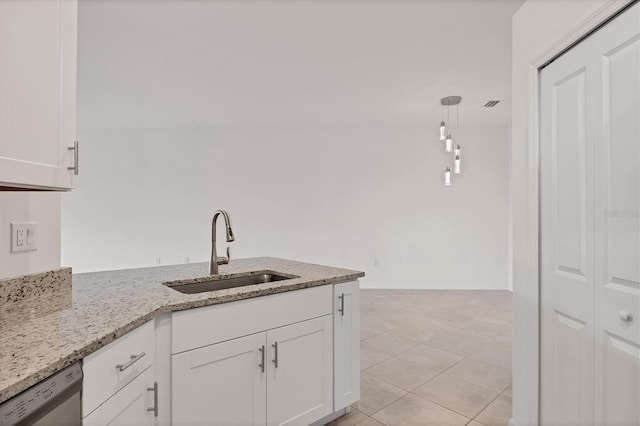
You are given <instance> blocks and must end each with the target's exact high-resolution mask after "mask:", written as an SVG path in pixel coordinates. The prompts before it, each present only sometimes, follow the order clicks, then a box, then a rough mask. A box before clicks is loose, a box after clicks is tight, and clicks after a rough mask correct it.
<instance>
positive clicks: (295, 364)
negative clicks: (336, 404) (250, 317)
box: [267, 315, 333, 426]
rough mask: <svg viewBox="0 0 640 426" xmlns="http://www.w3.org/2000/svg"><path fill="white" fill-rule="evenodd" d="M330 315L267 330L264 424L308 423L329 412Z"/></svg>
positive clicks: (330, 386)
mask: <svg viewBox="0 0 640 426" xmlns="http://www.w3.org/2000/svg"><path fill="white" fill-rule="evenodd" d="M332 331H333V316H332V315H326V316H323V317H320V318H315V319H312V320H308V321H303V322H300V323H297V324H293V325H289V326H286V327H282V328H277V329H274V330H271V331H268V332H267V346H268V348H269V357H268V364H269V369H268V373H269V374H268V382H267V389H268V397H267V424H269V425H278V426H281V425H300V426H302V425H309V424H311V423H313V422H315V421H316V420H320V419H321V418H323V417H324V416H327V415H329V414H331V413H332V412H333V333H332Z"/></svg>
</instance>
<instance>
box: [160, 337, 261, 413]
mask: <svg viewBox="0 0 640 426" xmlns="http://www.w3.org/2000/svg"><path fill="white" fill-rule="evenodd" d="M265 345H266V334H265V333H258V334H253V335H250V336H246V337H241V338H239V339H234V340H229V341H227V342H223V343H218V344H215V345H210V346H205V347H203V348H199V349H194V350H191V351H187V352H182V353H179V354H176V355H173V356H172V359H171V381H172V398H171V417H172V424H174V425H185V424H199V425H219V426H229V425H246V426H249V425H254V426H258V425H265V424H266V418H267V412H266V409H267V406H266V403H267V380H266V368H267V367H268V366H267V365H266V364H265V363H266V353H265V355H264V358H263V348H264V347H265ZM263 359H265V363H263ZM263 365H264V366H265V367H264V371H263V367H262V366H263Z"/></svg>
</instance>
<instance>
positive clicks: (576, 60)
mask: <svg viewBox="0 0 640 426" xmlns="http://www.w3.org/2000/svg"><path fill="white" fill-rule="evenodd" d="M540 91H541V109H540V112H541V129H540V145H541V152H540V154H541V156H540V160H541V170H540V173H541V180H540V194H541V197H540V220H541V222H540V237H541V240H540V244H541V253H540V254H541V256H540V259H541V314H540V315H541V342H540V350H541V353H540V355H541V365H540V404H541V405H540V418H541V423H543V424H550V425H551V424H554V425H555V424H597V425H623V424H624V425H637V424H640V404H639V403H638V401H640V324H639V317H640V213H639V211H640V4H636V5H635V6H632V7H631V8H630V9H629V10H627V11H626V12H624V13H623V14H621V15H620V16H618V17H617V18H616V19H614V20H613V21H611V22H610V23H608V24H607V25H605V26H604V27H603V28H601V29H600V30H598V31H597V32H596V33H594V34H593V35H591V36H590V37H589V38H587V39H586V40H584V41H583V42H581V43H580V44H579V45H577V46H576V47H574V48H572V49H571V50H570V51H569V52H567V53H565V54H564V55H562V56H561V57H559V58H558V59H557V60H556V61H555V62H553V63H551V64H550V65H549V66H548V67H547V68H545V69H543V70H542V72H541V85H540Z"/></svg>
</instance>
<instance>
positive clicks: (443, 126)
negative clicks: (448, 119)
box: [440, 105, 447, 142]
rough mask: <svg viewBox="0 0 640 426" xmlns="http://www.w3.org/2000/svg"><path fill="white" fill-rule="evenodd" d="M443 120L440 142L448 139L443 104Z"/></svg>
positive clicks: (441, 122)
mask: <svg viewBox="0 0 640 426" xmlns="http://www.w3.org/2000/svg"><path fill="white" fill-rule="evenodd" d="M441 110H442V114H440V115H441V116H442V120H441V121H440V142H444V141H445V139H447V127H446V126H445V125H444V105H442V108H441Z"/></svg>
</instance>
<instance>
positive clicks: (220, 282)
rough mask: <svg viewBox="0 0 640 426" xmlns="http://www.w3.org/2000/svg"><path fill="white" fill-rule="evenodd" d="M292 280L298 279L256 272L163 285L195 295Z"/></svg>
mask: <svg viewBox="0 0 640 426" xmlns="http://www.w3.org/2000/svg"><path fill="white" fill-rule="evenodd" d="M292 278H300V277H298V276H296V275H288V274H282V273H279V272H272V271H257V272H251V273H249V275H247V274H236V275H224V276H221V277H207V278H196V279H193V280H180V281H170V282H166V283H164V285H166V286H167V287H169V288H172V289H174V290H176V291H179V292H180V293H185V294H197V293H204V292H207V291H216V290H226V289H228V288H235V287H244V286H248V285H255V284H266V283H271V282H274V281H283V280H290V279H292Z"/></svg>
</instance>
